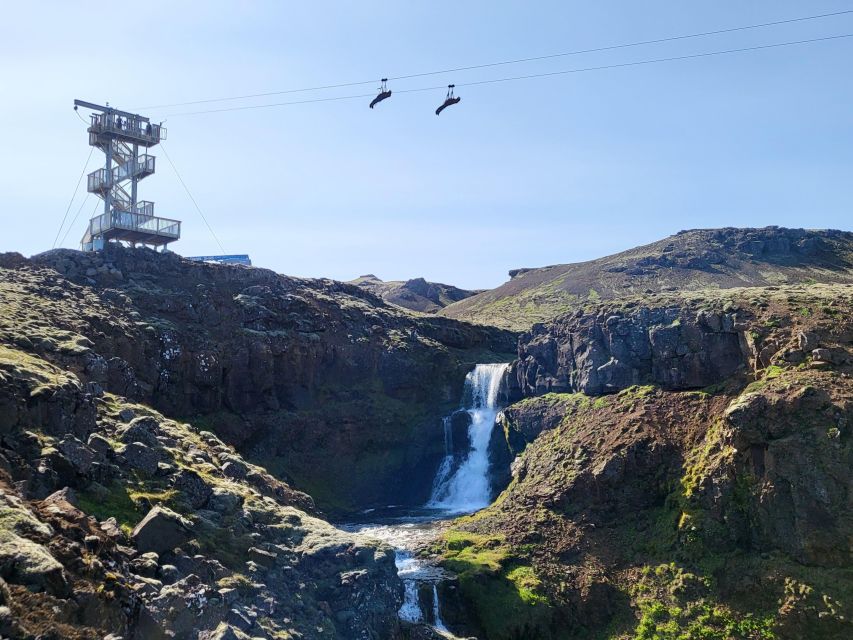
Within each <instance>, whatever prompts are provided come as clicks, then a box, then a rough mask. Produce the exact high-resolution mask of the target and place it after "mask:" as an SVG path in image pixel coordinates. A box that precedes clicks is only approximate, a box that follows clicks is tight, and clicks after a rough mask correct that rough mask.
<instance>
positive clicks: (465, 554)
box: [432, 529, 553, 640]
mask: <svg viewBox="0 0 853 640" xmlns="http://www.w3.org/2000/svg"><path fill="white" fill-rule="evenodd" d="M432 551H433V552H438V553H439V554H440V556H441V558H442V562H441V564H442V566H443V567H444V568H446V569H448V570H450V571H452V572H454V573H455V574H456V575H457V576H458V580H459V587H460V590H461V594H462V597H463V599H464V601H465V603H466V605H467V606H468V607H470V609H471V612H472V613H473V615H474V617H475V619H476V621H477V622H478V624H479V625H480V627H482V629H483V630H484V631H485V632H486V636H487V637H488V638H489V640H514V639H515V638H534V637H550V635H551V633H550V629H551V626H552V622H553V621H552V615H553V609H552V607H551V606H550V603H549V601H548V598H547V597H546V596H545V595H544V593H543V592H542V582H541V580H540V579H539V577H538V576H537V575H536V573H535V571H534V569H533V567H531V566H529V565H527V564H524V563H523V561H522V560H521V558H520V557H518V556H516V555H514V554H513V553H512V552H511V550H510V547H509V545H508V544H507V542H506V539H505V538H504V537H503V536H501V535H484V534H478V533H470V532H467V531H459V530H454V529H451V530H449V531H447V532H445V534H444V536H443V537H442V538H441V539H440V540H439V541H438V542H437V543H435V545H434V546H433V548H432Z"/></svg>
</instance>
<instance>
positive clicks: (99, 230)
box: [83, 203, 181, 250]
mask: <svg viewBox="0 0 853 640" xmlns="http://www.w3.org/2000/svg"><path fill="white" fill-rule="evenodd" d="M140 204H143V205H149V204H151V203H140ZM147 208H148V207H146V206H143V209H147ZM152 209H153V207H152ZM180 237H181V223H180V221H178V220H171V219H169V218H158V217H157V216H153V215H149V214H147V213H138V212H137V213H131V212H129V211H111V212H110V213H102V214H101V215H99V216H95V217H94V218H92V219H91V220H89V227H88V229H87V230H86V234H85V235H84V237H83V245H84V249H87V248H88V249H89V250H93V249H98V248H100V247H97V246H91V247H86V246H85V245H93V243H94V241H95V239H101V240H103V241H106V242H109V241H111V240H116V241H118V240H123V241H126V242H130V243H133V244H146V245H150V246H154V247H159V246H165V245H167V244H169V243H170V242H174V241H175V240H177V239H178V238H180Z"/></svg>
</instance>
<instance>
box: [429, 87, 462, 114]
mask: <svg viewBox="0 0 853 640" xmlns="http://www.w3.org/2000/svg"><path fill="white" fill-rule="evenodd" d="M455 88H456V85H455V84H449V85H447V97H446V98H445V100H444V102H443V103H442V105H441V106H440V107H439V108H438V109H436V110H435V115H437V116H440V115H441V112H442V111H444V110H445V109H447V107H450V106H452V105H454V104H459V102H460V101H461V100H462V98H457V97H455V96H454V95H453V89H455Z"/></svg>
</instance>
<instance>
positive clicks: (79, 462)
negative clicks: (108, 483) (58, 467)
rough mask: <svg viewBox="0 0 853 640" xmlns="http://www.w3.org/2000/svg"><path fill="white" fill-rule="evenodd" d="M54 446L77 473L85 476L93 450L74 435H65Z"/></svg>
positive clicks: (93, 453) (92, 459)
mask: <svg viewBox="0 0 853 640" xmlns="http://www.w3.org/2000/svg"><path fill="white" fill-rule="evenodd" d="M56 448H57V449H59V452H60V453H61V454H62V455H63V457H64V458H65V459H66V460H67V461H68V463H69V464H70V465H71V466H72V467H73V469H74V471H75V472H76V473H77V474H79V475H81V476H85V475H86V474H88V473H89V471H91V469H92V463H93V462H94V461H95V452H94V451H92V449H90V448H89V447H88V446H86V445H85V444H83V442H81V441H80V440H78V439H77V438H75V437H74V436H65V438H63V439H62V441H61V442H60V443H59V444H58V445H57V446H56Z"/></svg>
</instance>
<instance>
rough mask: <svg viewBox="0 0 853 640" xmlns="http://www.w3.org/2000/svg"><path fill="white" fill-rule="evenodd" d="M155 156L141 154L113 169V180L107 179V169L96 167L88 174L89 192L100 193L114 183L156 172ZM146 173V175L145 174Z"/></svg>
mask: <svg viewBox="0 0 853 640" xmlns="http://www.w3.org/2000/svg"><path fill="white" fill-rule="evenodd" d="M155 164H156V163H155V157H154V156H149V155H148V154H147V153H145V154H142V155H141V156H139V157H138V158H137V159H136V161H131V162H128V163H127V164H123V165H121V166H119V167H115V168H113V170H112V181H110V180H108V179H107V170H106V169H96V170H95V171H93V172H92V173H90V174H89V176H88V185H87V190H88V191H89V193H98V192H100V191H105V190H107V189H109V188H110V187H111V186H112V185H113V184H115V183H117V182H122V181H123V180H130V179H131V178H133V177H135V176H142V177H144V176H148V175H151V174H152V173H154V168H155ZM143 174H144V175H143Z"/></svg>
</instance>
